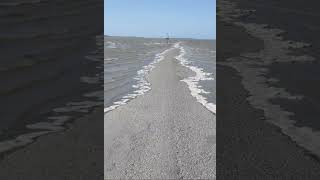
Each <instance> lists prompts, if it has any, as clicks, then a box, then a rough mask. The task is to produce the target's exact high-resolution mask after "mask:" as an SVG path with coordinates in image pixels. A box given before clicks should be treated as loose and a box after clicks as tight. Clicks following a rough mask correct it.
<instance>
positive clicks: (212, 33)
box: [104, 0, 216, 39]
mask: <svg viewBox="0 0 320 180" xmlns="http://www.w3.org/2000/svg"><path fill="white" fill-rule="evenodd" d="M104 33H105V34H107V35H114V36H141V37H164V36H165V35H166V33H169V35H170V36H174V37H186V38H201V39H215V38H216V0H104Z"/></svg>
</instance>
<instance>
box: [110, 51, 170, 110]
mask: <svg viewBox="0 0 320 180" xmlns="http://www.w3.org/2000/svg"><path fill="white" fill-rule="evenodd" d="M173 48H174V47H171V48H169V49H166V50H165V51H163V52H161V53H158V54H156V55H155V58H154V60H153V61H152V62H151V63H150V64H148V65H146V66H143V67H142V69H141V70H139V71H137V76H136V77H134V78H133V79H135V80H137V81H138V82H137V84H134V85H132V87H133V88H134V89H136V90H135V91H133V93H130V94H127V95H125V96H123V97H122V98H121V99H120V100H119V101H116V102H113V104H112V105H111V106H109V107H107V108H104V113H107V112H109V111H112V110H114V109H116V108H117V107H119V106H121V105H125V104H127V102H128V101H130V100H131V99H134V98H136V97H137V96H140V95H143V94H145V93H146V92H148V91H150V90H151V87H150V85H151V84H150V83H149V82H148V81H147V80H146V75H148V74H149V73H150V72H151V71H152V69H154V68H155V65H156V64H157V63H158V62H160V61H162V60H163V59H164V55H165V54H166V53H167V52H168V51H170V50H172V49H173Z"/></svg>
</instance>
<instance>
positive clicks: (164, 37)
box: [104, 34, 217, 40]
mask: <svg viewBox="0 0 320 180" xmlns="http://www.w3.org/2000/svg"><path fill="white" fill-rule="evenodd" d="M104 36H109V37H133V38H155V39H164V38H165V37H151V36H148V37H143V36H122V35H108V34H104ZM170 38H171V39H196V40H217V38H191V37H174V36H172V37H170Z"/></svg>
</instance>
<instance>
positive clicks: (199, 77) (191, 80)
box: [174, 43, 216, 114]
mask: <svg viewBox="0 0 320 180" xmlns="http://www.w3.org/2000/svg"><path fill="white" fill-rule="evenodd" d="M174 47H175V48H177V49H179V50H180V54H179V55H178V56H176V59H177V60H179V61H180V64H181V65H182V66H184V67H187V68H189V69H190V70H192V71H193V72H195V73H196V75H195V76H191V77H188V78H185V79H183V80H181V81H183V82H185V83H187V85H188V87H189V89H190V91H191V95H192V96H193V97H195V98H196V99H197V101H198V102H199V103H200V104H202V105H203V106H204V107H206V108H207V109H208V110H209V111H211V112H212V113H214V114H216V104H214V103H209V102H208V101H207V98H206V97H204V96H202V95H201V94H208V93H210V92H207V91H205V90H204V89H201V87H200V86H199V82H200V81H208V80H214V78H213V77H210V76H211V75H212V73H207V72H205V71H204V70H203V68H199V67H196V66H191V65H190V62H189V61H188V60H187V59H186V58H184V56H185V54H186V51H185V49H184V48H183V47H182V46H181V45H180V43H176V44H175V45H174Z"/></svg>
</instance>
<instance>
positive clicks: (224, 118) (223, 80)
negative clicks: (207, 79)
mask: <svg viewBox="0 0 320 180" xmlns="http://www.w3.org/2000/svg"><path fill="white" fill-rule="evenodd" d="M218 7H219V6H218ZM230 12H231V11H230ZM232 14H233V15H235V14H236V13H232ZM235 16H236V15H235ZM219 19H220V20H221V18H218V20H219ZM218 23H219V24H218V27H220V28H218V35H217V36H218V37H220V38H221V39H228V41H220V42H219V40H218V44H219V45H218V55H217V61H218V66H217V74H218V79H217V81H218V82H217V104H218V107H217V108H218V109H217V113H218V114H219V121H218V122H217V133H218V135H219V136H218V137H217V142H218V144H219V145H218V146H217V154H218V156H217V177H218V178H222V179H319V177H320V173H319V170H320V164H319V162H318V161H317V159H316V158H314V156H313V155H310V153H309V152H308V151H306V150H305V149H304V148H302V147H301V146H298V145H297V143H296V142H295V141H293V140H292V139H291V138H290V137H289V136H288V135H286V134H284V133H283V131H282V129H281V128H279V127H278V126H275V125H274V122H277V121H276V120H282V119H285V118H283V116H279V117H278V118H274V117H275V115H276V114H277V111H276V110H277V108H274V109H271V110H275V112H274V113H273V115H274V116H273V117H272V111H271V112H270V111H268V109H265V108H264V106H263V105H264V103H265V101H264V99H263V98H264V94H270V95H272V93H270V90H273V89H268V86H264V79H263V78H264V77H265V76H263V73H262V75H261V74H259V75H260V76H255V75H256V74H254V73H251V74H250V73H247V72H264V71H263V70H262V69H263V68H266V65H268V64H263V62H264V60H265V59H259V58H257V57H259V56H256V59H254V58H252V59H250V58H249V56H248V54H250V53H251V54H254V53H257V54H258V52H260V51H263V50H265V48H270V42H276V41H270V40H269V39H267V40H265V39H259V38H256V37H254V36H253V35H252V34H250V33H249V30H248V29H245V28H244V27H243V26H241V25H242V24H240V25H236V23H232V22H228V21H218ZM257 29H258V28H257ZM230 33H232V34H230ZM261 34H263V33H261ZM266 34H268V33H266ZM241 44H243V46H240V45H241ZM230 49H231V50H230ZM280 49H281V48H280ZM269 50H270V49H269ZM231 51H232V52H231ZM271 52H272V51H270V53H269V54H268V53H266V54H265V55H266V57H267V56H268V55H272V54H271ZM284 57H285V58H287V57H286V56H284ZM250 60H252V61H254V62H253V63H252V61H250ZM266 60H268V59H266ZM227 61H229V62H230V63H229V62H227ZM259 62H261V64H260V66H259ZM255 63H256V64H255ZM248 69H249V71H248ZM260 70H261V71H260ZM256 77H257V78H256ZM258 78H260V79H259V80H260V81H256V80H257V79H258ZM261 84H262V87H263V88H265V87H266V91H264V93H262V94H257V93H260V92H263V91H260V90H261V89H260V88H261V86H260V85H261ZM256 85H257V86H256ZM258 85H259V86H258ZM275 94H276V93H275ZM280 94H281V93H280ZM261 97H262V98H261ZM270 115H271V116H270ZM270 117H271V118H270ZM270 119H271V120H270Z"/></svg>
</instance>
